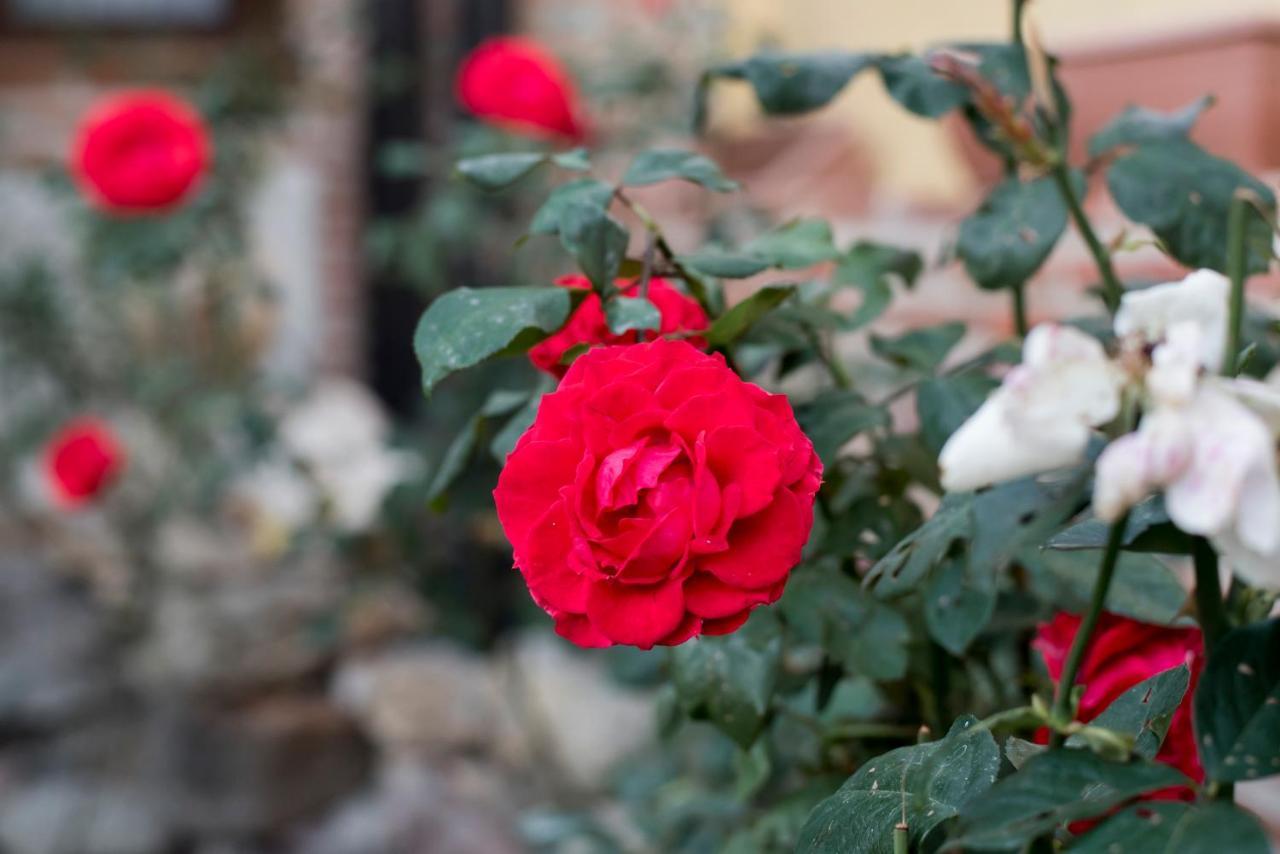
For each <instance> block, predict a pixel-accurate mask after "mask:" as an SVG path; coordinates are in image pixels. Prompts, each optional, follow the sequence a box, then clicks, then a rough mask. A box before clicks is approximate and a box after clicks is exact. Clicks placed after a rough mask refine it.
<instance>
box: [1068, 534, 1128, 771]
mask: <svg viewBox="0 0 1280 854" xmlns="http://www.w3.org/2000/svg"><path fill="white" fill-rule="evenodd" d="M1128 522H1129V514H1128V513H1125V514H1124V515H1123V516H1121V517H1120V518H1119V519H1117V520H1116V521H1115V522H1112V523H1111V530H1110V532H1109V533H1108V534H1107V547H1106V551H1104V552H1103V554H1102V565H1101V566H1100V567H1099V568H1098V579H1097V580H1096V581H1095V582H1094V583H1093V599H1092V600H1091V601H1090V602H1089V610H1088V611H1087V612H1086V613H1085V615H1084V619H1083V620H1081V622H1080V628H1079V630H1078V631H1077V632H1076V636H1075V639H1074V640H1072V642H1071V650H1070V652H1068V653H1067V662H1066V664H1065V665H1064V666H1063V668H1062V678H1061V679H1059V680H1058V691H1057V693H1056V694H1054V697H1053V711H1052V715H1053V718H1054V720H1055V721H1057V722H1059V723H1062V722H1065V721H1067V720H1068V719H1069V718H1070V717H1071V691H1072V689H1073V688H1074V687H1075V684H1076V676H1077V675H1079V673H1080V665H1081V664H1082V663H1083V662H1084V656H1085V653H1087V652H1088V651H1089V642H1090V641H1091V640H1092V639H1093V630H1094V629H1095V628H1097V626H1098V618H1099V617H1100V616H1102V606H1103V605H1104V604H1105V603H1106V601H1107V591H1108V590H1110V589H1111V578H1112V576H1113V575H1115V570H1116V562H1117V560H1118V559H1119V557H1120V545H1121V544H1122V543H1123V542H1124V529H1125V526H1126V525H1127V524H1128ZM1063 740H1064V736H1063V734H1062V733H1061V732H1059V731H1058V729H1057V728H1055V730H1054V732H1053V734H1052V735H1050V736H1049V746H1050V747H1061V746H1062V742H1063Z"/></svg>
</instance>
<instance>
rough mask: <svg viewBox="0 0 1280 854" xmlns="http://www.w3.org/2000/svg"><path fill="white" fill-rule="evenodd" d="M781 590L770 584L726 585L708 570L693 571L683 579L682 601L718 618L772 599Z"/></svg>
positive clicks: (694, 610)
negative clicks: (760, 587)
mask: <svg viewBox="0 0 1280 854" xmlns="http://www.w3.org/2000/svg"><path fill="white" fill-rule="evenodd" d="M781 592H782V591H781V589H780V588H773V587H766V588H764V589H763V590H744V589H742V588H739V587H730V586H729V585H727V584H725V583H724V582H723V581H721V580H720V579H718V578H716V577H715V576H714V575H712V574H710V573H708V572H695V573H694V574H693V575H691V576H690V577H689V579H688V580H687V581H686V582H685V583H684V605H685V607H686V608H688V609H689V611H690V612H692V613H694V614H697V615H698V616H699V617H706V618H708V619H720V618H722V617H730V616H733V615H734V614H736V613H738V612H739V611H745V610H747V609H749V608H751V607H753V606H755V605H762V604H766V603H769V602H773V601H775V600H777V598H778V596H779V595H780V594H781Z"/></svg>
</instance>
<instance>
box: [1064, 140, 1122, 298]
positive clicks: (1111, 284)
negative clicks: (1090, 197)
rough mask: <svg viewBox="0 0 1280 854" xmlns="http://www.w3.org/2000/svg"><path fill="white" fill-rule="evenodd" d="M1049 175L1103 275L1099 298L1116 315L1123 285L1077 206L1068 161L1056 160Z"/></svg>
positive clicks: (1082, 211) (1107, 255)
mask: <svg viewBox="0 0 1280 854" xmlns="http://www.w3.org/2000/svg"><path fill="white" fill-rule="evenodd" d="M1052 174H1053V180H1054V183H1055V184H1057V186H1058V193H1059V194H1060V195H1061V196H1062V200H1063V201H1064V202H1066V205H1067V210H1068V211H1069V212H1070V214H1071V221H1072V222H1074V223H1075V226H1076V230H1077V231H1079V232H1080V236H1081V237H1083V238H1084V242H1085V244H1086V245H1087V246H1088V247H1089V253H1090V254H1091V255H1093V260H1094V262H1095V263H1096V264H1097V265H1098V274H1099V275H1100V276H1102V301H1103V302H1104V303H1106V306H1107V311H1109V312H1111V313H1112V314H1115V313H1116V309H1118V308H1119V307H1120V297H1122V296H1123V295H1124V288H1123V287H1122V286H1121V285H1120V280H1119V279H1118V278H1116V271H1115V269H1114V268H1113V267H1112V266H1111V253H1109V252H1108V251H1107V249H1106V247H1105V246H1103V245H1102V241H1100V240H1099V239H1098V235H1097V233H1096V232H1095V231H1094V230H1093V224H1092V223H1090V222H1089V218H1088V217H1087V216H1085V213H1084V208H1082V207H1081V206H1080V199H1079V198H1078V197H1077V196H1076V190H1075V187H1073V186H1071V170H1070V169H1069V168H1068V167H1067V162H1066V161H1065V160H1059V161H1058V162H1057V164H1055V165H1054V167H1053V172H1052Z"/></svg>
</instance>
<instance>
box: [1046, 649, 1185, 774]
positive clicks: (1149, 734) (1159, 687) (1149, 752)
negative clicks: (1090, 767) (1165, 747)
mask: <svg viewBox="0 0 1280 854" xmlns="http://www.w3.org/2000/svg"><path fill="white" fill-rule="evenodd" d="M1190 684H1191V670H1190V669H1189V668H1188V667H1187V666H1186V665H1185V664H1183V665H1180V666H1178V667H1173V668H1170V669H1169V670H1166V671H1164V672H1163V673H1157V674H1156V675H1155V676H1152V677H1151V678H1150V679H1144V680H1143V681H1141V682H1139V683H1138V684H1137V685H1134V686H1133V687H1132V688H1130V689H1129V690H1128V691H1125V692H1124V693H1123V694H1121V695H1120V696H1119V697H1117V698H1116V699H1115V701H1114V702H1112V703H1111V705H1109V706H1107V708H1106V709H1104V710H1103V711H1102V714H1100V715H1098V716H1097V717H1096V718H1094V719H1093V720H1092V721H1090V722H1089V725H1090V726H1093V727H1101V728H1103V729H1109V730H1111V731H1112V732H1117V733H1120V734H1121V735H1123V736H1127V737H1128V738H1131V739H1133V752H1134V753H1135V754H1136V755H1138V756H1140V757H1142V758H1143V759H1155V758H1156V754H1157V753H1159V752H1160V745H1161V744H1163V743H1164V737H1165V735H1166V734H1168V732H1169V725H1170V724H1171V723H1173V713H1174V712H1176V711H1177V710H1178V706H1179V704H1180V703H1181V702H1182V698H1183V697H1184V696H1185V695H1186V693H1187V687H1188V686H1189V685H1190ZM1067 746H1068V747H1083V746H1084V741H1083V740H1082V739H1081V738H1080V737H1079V736H1074V735H1073V736H1072V737H1071V738H1069V739H1067Z"/></svg>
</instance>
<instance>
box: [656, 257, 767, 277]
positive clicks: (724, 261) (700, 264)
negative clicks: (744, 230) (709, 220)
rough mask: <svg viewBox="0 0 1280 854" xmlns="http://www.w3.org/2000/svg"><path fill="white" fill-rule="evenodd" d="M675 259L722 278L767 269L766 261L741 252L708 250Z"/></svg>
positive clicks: (685, 265) (748, 274)
mask: <svg viewBox="0 0 1280 854" xmlns="http://www.w3.org/2000/svg"><path fill="white" fill-rule="evenodd" d="M676 260H677V261H679V262H680V264H681V265H682V266H684V267H691V268H693V269H694V270H696V271H697V272H699V273H703V274H705V275H707V276H717V277H719V278H722V279H745V278H747V277H748V276H754V275H755V274H756V273H760V272H763V271H764V270H767V269H769V262H768V261H766V260H764V259H763V258H758V257H756V256H755V255H748V254H746V253H743V252H725V251H719V250H708V251H704V252H695V253H693V254H691V255H680V256H678V257H677V258H676Z"/></svg>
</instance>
